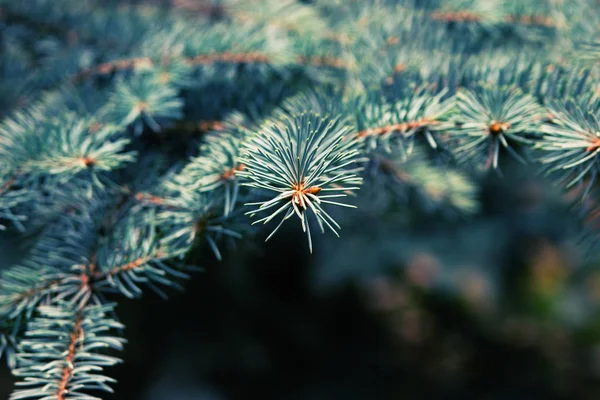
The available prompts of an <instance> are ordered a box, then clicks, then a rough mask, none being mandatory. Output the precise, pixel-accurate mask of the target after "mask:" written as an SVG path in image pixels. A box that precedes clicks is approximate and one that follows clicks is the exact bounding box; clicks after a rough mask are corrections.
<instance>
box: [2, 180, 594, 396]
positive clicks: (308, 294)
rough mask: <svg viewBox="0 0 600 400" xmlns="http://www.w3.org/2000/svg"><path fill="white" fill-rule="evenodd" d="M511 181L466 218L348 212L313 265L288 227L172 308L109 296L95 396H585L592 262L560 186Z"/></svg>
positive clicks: (229, 259) (234, 255) (234, 257)
mask: <svg viewBox="0 0 600 400" xmlns="http://www.w3.org/2000/svg"><path fill="white" fill-rule="evenodd" d="M512 175H513V176H509V177H504V178H502V179H500V178H498V177H495V176H493V175H492V176H489V177H487V178H486V179H485V182H484V185H483V187H484V189H485V191H484V192H483V193H482V195H481V201H482V207H481V210H482V211H481V212H480V213H479V214H478V215H477V216H476V217H475V218H471V219H470V220H469V221H468V222H467V221H461V220H460V219H457V220H454V221H448V220H444V219H442V218H441V217H439V216H434V215H429V216H424V215H419V212H418V210H415V208H416V207H413V208H411V207H410V205H409V204H408V205H407V207H405V208H404V209H403V210H399V211H398V213H397V214H396V215H393V216H392V217H390V214H389V213H385V214H384V215H380V216H378V215H374V214H373V213H372V212H367V211H363V212H361V211H356V213H355V214H353V215H351V217H348V218H349V220H348V221H344V222H345V225H344V235H343V237H342V238H340V239H338V238H335V237H333V236H332V237H330V236H329V235H328V236H325V237H323V238H320V239H322V240H319V241H317V242H316V243H317V247H316V249H315V251H314V254H313V255H312V256H311V255H309V254H308V251H307V249H306V243H305V238H304V237H303V236H302V235H301V234H299V233H298V231H299V230H298V229H295V228H297V227H295V226H291V227H288V228H287V229H286V231H285V232H282V234H280V235H278V236H276V237H275V238H274V239H273V241H272V242H271V241H270V242H268V243H267V244H266V246H264V247H263V246H262V245H261V246H256V245H252V244H248V245H247V246H243V245H242V246H241V247H240V248H239V249H237V251H235V252H230V253H229V254H228V255H227V256H226V258H225V260H224V261H223V262H221V263H217V262H212V261H210V259H208V260H205V262H203V264H202V265H203V266H204V267H205V271H204V272H202V273H198V274H196V275H195V276H194V277H193V279H192V280H191V281H190V282H188V284H187V287H186V289H185V291H183V292H170V299H169V300H168V301H164V300H162V299H161V298H159V297H157V296H153V295H152V294H149V295H147V296H146V297H145V298H144V299H143V300H141V301H120V306H119V316H120V318H121V320H122V322H123V323H124V324H125V326H126V327H127V328H126V331H125V336H126V337H127V339H128V344H127V346H126V349H125V352H124V353H123V354H122V357H123V359H124V360H125V363H124V364H122V365H120V366H118V367H115V368H112V369H111V371H110V374H111V376H114V377H115V378H116V379H118V381H119V383H118V384H117V385H116V386H115V391H116V394H114V395H112V396H106V397H105V398H107V399H128V400H135V399H140V400H142V399H144V400H155V399H156V400H158V399H160V400H162V399H177V400H180V399H181V400H184V399H246V398H264V399H271V398H272V399H367V398H368V399H376V398H381V399H396V398H405V399H406V398H408V399H455V398H456V399H471V398H472V399H575V398H577V399H594V398H597V396H598V393H600V392H599V391H600V385H599V383H600V322H599V321H600V319H599V318H598V305H599V304H600V275H598V269H597V268H596V265H595V264H594V263H586V262H584V259H585V258H584V255H583V254H582V250H581V249H582V247H581V246H579V245H577V243H575V242H574V241H573V237H574V235H573V232H574V231H575V229H576V227H575V226H574V225H573V219H572V218H571V215H570V212H569V210H568V208H567V207H566V202H565V201H563V199H562V197H561V196H559V195H558V193H557V191H556V190H555V189H553V188H552V187H550V186H548V185H546V184H544V183H543V181H540V179H539V178H537V177H535V176H532V175H530V174H527V173H526V172H523V171H516V172H514V173H513V174H512ZM359 210H360V209H359ZM10 242H11V239H10V238H6V237H5V238H4V240H3V241H2V243H3V245H4V246H11V244H10ZM12 242H13V243H12V246H13V247H12V248H15V247H18V246H19V245H20V246H22V245H23V243H26V242H24V241H23V240H20V239H19V238H18V237H16V236H15V237H13V238H12ZM3 254H6V253H5V252H3ZM13 254H15V253H14V252H13ZM3 264H4V266H6V264H7V262H6V260H3ZM1 368H2V369H1V374H0V397H1V398H7V397H8V394H9V391H10V388H11V386H12V378H11V377H10V375H9V372H8V370H7V369H6V368H5V366H4V365H2V367H1Z"/></svg>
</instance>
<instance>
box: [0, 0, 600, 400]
mask: <svg viewBox="0 0 600 400" xmlns="http://www.w3.org/2000/svg"><path fill="white" fill-rule="evenodd" d="M0 11H1V13H0V18H1V20H2V23H1V25H0V31H1V33H2V36H1V41H0V53H1V54H2V56H1V57H0V67H1V68H0V87H1V88H2V99H1V101H0V114H1V115H0V117H1V122H0V225H1V227H2V229H4V230H5V231H6V232H5V236H7V237H13V238H17V239H16V240H17V242H19V243H21V244H23V246H24V247H26V248H27V252H26V254H25V255H24V256H23V257H20V258H19V259H18V260H16V261H14V262H13V261H10V262H8V261H7V263H8V264H9V266H8V267H7V268H5V269H3V270H2V271H1V275H0V356H2V358H4V359H5V360H6V362H7V363H8V365H9V367H10V368H11V370H12V372H13V374H14V375H15V376H16V377H17V385H16V387H15V389H14V392H13V394H12V396H11V399H15V400H16V399H27V398H32V399H56V400H63V399H73V400H74V399H82V400H83V399H90V398H96V397H93V396H103V394H102V391H109V392H110V391H111V390H112V389H111V383H113V381H114V380H113V379H112V378H111V377H110V368H109V367H111V366H113V365H115V364H116V363H119V362H121V360H120V359H119V358H118V357H119V354H118V351H119V350H120V349H122V348H123V346H124V345H126V344H125V342H126V338H127V335H126V329H125V330H124V329H123V328H124V327H123V325H122V324H121V323H120V322H119V320H118V314H119V308H118V301H119V298H120V297H122V296H124V297H127V298H140V297H142V295H143V294H144V293H146V292H147V291H154V292H156V293H158V294H159V295H161V296H165V297H166V296H167V293H168V292H169V291H170V290H171V288H182V287H183V286H184V284H185V281H186V280H187V279H188V278H189V277H190V276H191V275H192V274H194V273H195V271H198V270H200V267H202V265H203V263H204V260H206V259H208V258H216V259H218V260H220V259H222V258H224V257H227V254H228V253H230V252H234V251H236V247H239V246H248V245H249V243H252V245H253V246H260V245H261V244H262V243H263V242H264V241H266V240H269V239H271V238H272V237H273V236H274V235H278V234H281V228H282V226H284V225H291V226H295V228H297V229H298V230H299V231H301V232H302V235H303V242H304V246H305V248H306V251H307V252H309V253H312V254H313V255H312V256H311V257H317V258H319V257H320V258H321V259H322V258H324V257H325V258H327V259H328V262H330V263H337V264H340V265H341V264H344V263H347V262H348V260H347V259H346V258H345V257H348V255H349V254H353V253H352V251H351V250H349V248H350V247H352V246H356V248H359V249H362V250H361V251H363V250H364V252H363V254H362V257H363V258H361V262H362V263H364V264H365V265H366V266H365V269H368V267H369V263H370V262H372V261H373V260H374V259H377V258H378V257H384V255H385V254H389V253H390V252H392V253H393V251H395V250H392V249H394V248H395V246H398V241H396V242H394V238H396V239H397V238H398V236H393V235H392V234H389V232H391V231H389V230H388V229H389V227H386V226H385V222H386V221H387V222H390V221H394V222H393V224H396V226H395V228H396V229H397V228H398V226H399V225H397V224H399V222H398V220H394V216H396V215H398V214H399V213H402V212H407V211H410V212H409V214H410V215H411V218H412V219H411V221H410V224H418V223H419V217H417V215H421V214H423V215H434V216H435V218H436V219H438V220H444V221H446V220H447V221H454V222H453V223H455V224H456V223H457V222H456V221H458V223H459V224H462V223H465V224H466V223H468V221H469V220H470V219H472V218H474V216H476V215H477V214H478V213H479V212H480V204H481V201H480V200H481V199H480V192H481V188H482V184H483V182H484V181H485V180H486V179H490V177H493V179H496V180H498V181H502V180H503V179H504V178H505V176H506V175H510V174H511V173H514V171H524V170H527V171H530V172H531V173H532V174H535V176H536V179H539V180H540V181H541V180H543V179H547V180H549V181H550V182H551V183H552V185H553V186H554V187H555V188H556V192H557V193H559V194H560V195H561V196H563V197H562V198H563V199H566V200H564V201H568V202H569V204H570V206H571V207H570V211H569V218H570V221H572V222H573V225H574V226H576V228H574V230H573V232H569V235H571V237H572V238H573V241H574V242H576V246H578V247H577V248H578V252H579V253H578V254H581V255H582V260H584V261H582V263H589V262H591V261H590V260H594V251H593V250H594V249H595V248H596V247H595V246H596V243H595V242H596V240H597V227H598V226H597V219H598V211H597V201H598V196H600V193H598V180H597V173H598V171H599V170H600V162H599V160H598V157H600V122H599V120H600V97H599V94H600V70H599V68H598V65H599V64H600V7H598V4H597V2H596V1H595V0H569V1H565V0H535V1H534V0H528V1H522V0H504V1H501V0H494V1H491V0H314V1H296V0H256V1H244V0H222V1H218V0H215V1H210V0H206V1H204V0H172V1H164V2H150V1H148V2H146V1H138V2H128V3H125V2H116V1H114V2H113V1H100V0H26V1H14V0H1V1H0ZM400 220H404V221H405V222H406V220H405V219H403V218H400ZM369 225H371V227H368V226H369ZM346 227H347V229H344V228H346ZM346 231H347V233H345V232H346ZM365 231H369V232H371V231H373V232H372V233H374V235H375V236H374V237H371V238H367V237H365V236H368V235H367V234H365ZM394 232H396V231H394ZM322 234H325V235H322ZM377 235H379V236H377ZM332 236H333V237H336V236H339V237H340V239H336V240H337V241H336V242H333V241H332V240H330V239H331V237H332ZM388 239H389V240H390V241H388ZM336 246H337V247H336ZM344 246H346V247H344ZM340 248H341V251H340ZM334 249H335V250H334ZM3 251H4V252H6V255H5V254H0V258H1V259H6V260H9V259H11V260H12V259H13V257H12V254H9V253H12V252H13V251H16V250H15V249H13V248H11V247H8V246H7V247H5V249H4V250H3ZM344 254H345V255H344ZM586 265H587V264H586ZM582 273H583V272H582ZM197 278H198V279H202V277H201V276H199V277H197ZM542 289H543V288H542ZM591 314H593V313H591ZM126 361H127V360H125V362H126Z"/></svg>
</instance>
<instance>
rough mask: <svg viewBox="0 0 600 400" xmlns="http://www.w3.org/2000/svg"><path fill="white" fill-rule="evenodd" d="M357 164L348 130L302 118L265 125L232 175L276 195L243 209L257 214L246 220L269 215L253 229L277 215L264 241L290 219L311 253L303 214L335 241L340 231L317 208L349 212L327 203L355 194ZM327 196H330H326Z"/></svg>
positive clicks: (317, 119)
mask: <svg viewBox="0 0 600 400" xmlns="http://www.w3.org/2000/svg"><path fill="white" fill-rule="evenodd" d="M360 161H361V158H360V153H359V151H358V142H357V141H356V138H354V137H352V135H351V130H350V127H349V126H348V125H344V124H343V122H342V121H341V120H340V119H339V118H335V117H334V118H331V117H321V116H319V115H317V114H313V113H303V114H299V115H296V116H295V117H290V118H286V119H284V120H282V121H276V122H274V123H271V124H265V125H264V126H263V127H261V131H260V132H259V133H258V135H256V136H254V137H252V138H251V139H250V141H249V142H248V143H247V150H246V152H245V153H244V156H243V158H242V163H243V164H244V165H245V166H246V168H245V169H244V170H243V171H240V172H239V173H238V175H239V176H241V177H243V178H244V179H245V180H246V182H244V183H243V185H246V186H249V187H252V188H256V189H260V190H263V191H265V192H267V193H268V192H274V193H276V194H277V195H276V196H275V197H271V198H270V199H269V200H264V201H260V202H252V203H248V205H250V206H258V208H256V209H254V210H252V211H249V212H247V214H249V215H251V216H254V215H255V214H257V213H261V212H265V211H268V210H271V211H270V214H269V215H267V216H266V217H263V218H260V219H258V220H257V221H255V222H254V224H257V223H261V222H262V223H267V222H270V221H271V220H273V218H275V217H276V216H278V215H283V218H282V219H281V222H280V223H279V225H278V226H277V227H276V228H275V229H274V230H273V232H272V233H271V234H270V235H269V236H268V237H267V240H268V239H269V238H271V237H272V236H273V234H275V233H276V232H277V230H278V229H279V227H281V225H282V224H283V222H284V221H285V220H287V219H289V218H290V217H292V216H293V215H294V214H295V215H296V216H297V217H298V218H299V219H300V221H301V222H302V230H303V231H304V232H306V234H307V237H308V243H309V248H310V251H311V252H312V238H311V231H310V222H309V219H308V215H309V213H308V211H309V210H310V211H311V212H312V214H313V216H314V218H315V219H316V221H317V223H318V225H319V228H320V229H321V231H322V232H323V233H324V232H325V226H327V227H328V228H329V229H330V230H331V231H333V232H334V233H335V234H336V235H337V234H338V232H337V229H340V226H339V225H338V224H337V222H336V221H335V220H334V219H333V218H332V217H331V216H330V215H329V214H328V213H327V212H326V211H325V209H324V208H323V206H325V205H335V206H342V207H353V206H352V205H349V204H345V203H339V202H337V201H332V200H329V199H331V198H338V197H345V196H346V195H347V194H346V193H347V192H349V191H350V192H351V191H354V190H357V189H358V188H359V186H360V184H361V182H362V178H360V177H359V176H358V175H357V173H358V172H359V171H360V170H361V167H359V166H358V162H360ZM328 192H331V193H332V194H326V193H328ZM275 207H276V210H275V211H272V209H273V208H275ZM336 228H337V229H336Z"/></svg>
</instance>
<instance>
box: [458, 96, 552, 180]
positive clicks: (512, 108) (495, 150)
mask: <svg viewBox="0 0 600 400" xmlns="http://www.w3.org/2000/svg"><path fill="white" fill-rule="evenodd" d="M456 101H457V108H458V112H457V113H456V114H455V116H454V117H452V121H453V122H454V123H455V124H456V128H449V135H450V138H449V140H450V141H452V142H453V143H454V145H453V146H452V151H453V153H454V154H455V156H456V157H457V158H458V160H459V161H461V162H471V163H474V164H475V165H478V166H479V167H483V168H485V169H488V168H493V169H497V168H498V166H499V156H500V152H501V149H504V150H505V151H507V152H508V153H509V154H510V155H511V156H513V157H514V158H515V159H517V160H518V161H521V162H525V159H524V158H523V157H522V156H521V155H520V154H519V153H518V152H517V151H516V150H515V149H514V148H513V146H515V145H516V144H531V143H532V140H533V139H534V138H536V137H537V136H539V131H540V128H541V120H542V115H543V110H542V108H541V107H540V106H539V105H538V103H537V102H536V100H535V99H534V98H533V97H532V96H530V95H527V94H524V93H522V91H521V90H519V89H514V88H511V87H495V86H479V87H478V88H476V89H475V90H461V91H459V92H458V94H457V97H456Z"/></svg>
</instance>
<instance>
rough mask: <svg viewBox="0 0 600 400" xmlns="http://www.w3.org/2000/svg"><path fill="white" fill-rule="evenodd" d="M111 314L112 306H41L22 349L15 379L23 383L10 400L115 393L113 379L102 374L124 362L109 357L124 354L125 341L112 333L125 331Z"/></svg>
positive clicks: (75, 397)
mask: <svg viewBox="0 0 600 400" xmlns="http://www.w3.org/2000/svg"><path fill="white" fill-rule="evenodd" d="M113 310H114V305H113V304H104V305H87V306H85V307H83V308H81V309H78V310H75V309H73V307H72V306H70V305H68V304H58V305H54V306H41V307H39V314H40V315H39V316H38V317H36V318H35V319H33V320H32V321H31V322H30V323H29V324H28V327H27V331H26V333H25V339H24V340H23V341H22V342H21V343H20V345H19V353H18V354H17V358H18V360H19V367H18V368H17V369H15V370H14V374H15V375H16V376H17V377H19V378H21V381H19V382H17V387H18V389H17V390H16V391H15V392H13V394H12V395H11V397H10V399H11V400H18V399H26V398H39V399H47V398H52V399H56V400H66V399H81V400H83V399H95V398H96V397H93V396H91V395H90V394H89V392H90V391H92V393H93V392H94V391H96V390H100V391H106V392H112V389H111V388H110V386H109V384H110V383H113V382H114V379H112V378H109V377H107V376H104V375H102V374H101V373H102V371H103V369H104V367H109V366H113V365H115V364H117V363H119V362H120V361H121V360H120V359H118V358H115V357H113V356H110V355H107V354H105V353H106V350H108V349H112V350H122V348H123V344H124V342H125V341H124V339H122V338H120V337H116V336H113V334H112V333H109V332H111V331H114V330H121V329H123V326H122V325H121V324H120V323H118V322H117V321H115V320H114V319H112V318H110V317H109V316H108V315H109V314H111V313H112V312H113Z"/></svg>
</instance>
